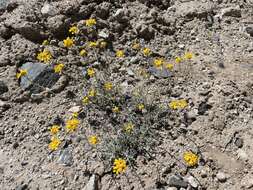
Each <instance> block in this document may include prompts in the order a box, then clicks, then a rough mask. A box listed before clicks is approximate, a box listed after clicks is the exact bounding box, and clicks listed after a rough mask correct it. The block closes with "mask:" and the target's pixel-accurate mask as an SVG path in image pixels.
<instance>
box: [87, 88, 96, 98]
mask: <svg viewBox="0 0 253 190" xmlns="http://www.w3.org/2000/svg"><path fill="white" fill-rule="evenodd" d="M94 96H96V90H94V89H90V90H89V91H88V97H94Z"/></svg>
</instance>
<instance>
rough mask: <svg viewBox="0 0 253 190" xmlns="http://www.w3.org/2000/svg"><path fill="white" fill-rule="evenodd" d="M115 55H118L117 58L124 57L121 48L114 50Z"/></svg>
mask: <svg viewBox="0 0 253 190" xmlns="http://www.w3.org/2000/svg"><path fill="white" fill-rule="evenodd" d="M116 57H118V58H122V57H125V53H124V51H123V50H117V51H116Z"/></svg>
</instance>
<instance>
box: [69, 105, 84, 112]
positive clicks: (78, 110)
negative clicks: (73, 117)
mask: <svg viewBox="0 0 253 190" xmlns="http://www.w3.org/2000/svg"><path fill="white" fill-rule="evenodd" d="M80 111H81V107H80V106H74V107H72V108H70V109H69V112H70V113H76V112H77V113H78V112H80Z"/></svg>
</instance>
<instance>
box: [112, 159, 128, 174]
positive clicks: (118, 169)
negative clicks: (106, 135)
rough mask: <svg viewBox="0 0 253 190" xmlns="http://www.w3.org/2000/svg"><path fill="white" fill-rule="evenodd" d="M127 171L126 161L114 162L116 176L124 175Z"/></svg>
mask: <svg viewBox="0 0 253 190" xmlns="http://www.w3.org/2000/svg"><path fill="white" fill-rule="evenodd" d="M126 169H127V164H126V161H125V160H124V159H122V158H119V159H115V160H114V166H113V173H115V174H116V175H118V174H120V173H124V172H125V171H126Z"/></svg>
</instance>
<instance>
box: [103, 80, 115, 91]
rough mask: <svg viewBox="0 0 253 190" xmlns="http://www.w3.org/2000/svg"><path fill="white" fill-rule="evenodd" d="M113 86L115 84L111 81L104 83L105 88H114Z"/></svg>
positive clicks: (107, 89) (108, 89)
mask: <svg viewBox="0 0 253 190" xmlns="http://www.w3.org/2000/svg"><path fill="white" fill-rule="evenodd" d="M112 87H113V85H112V83H111V82H106V83H105V84H104V89H105V90H106V91H110V90H112Z"/></svg>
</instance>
